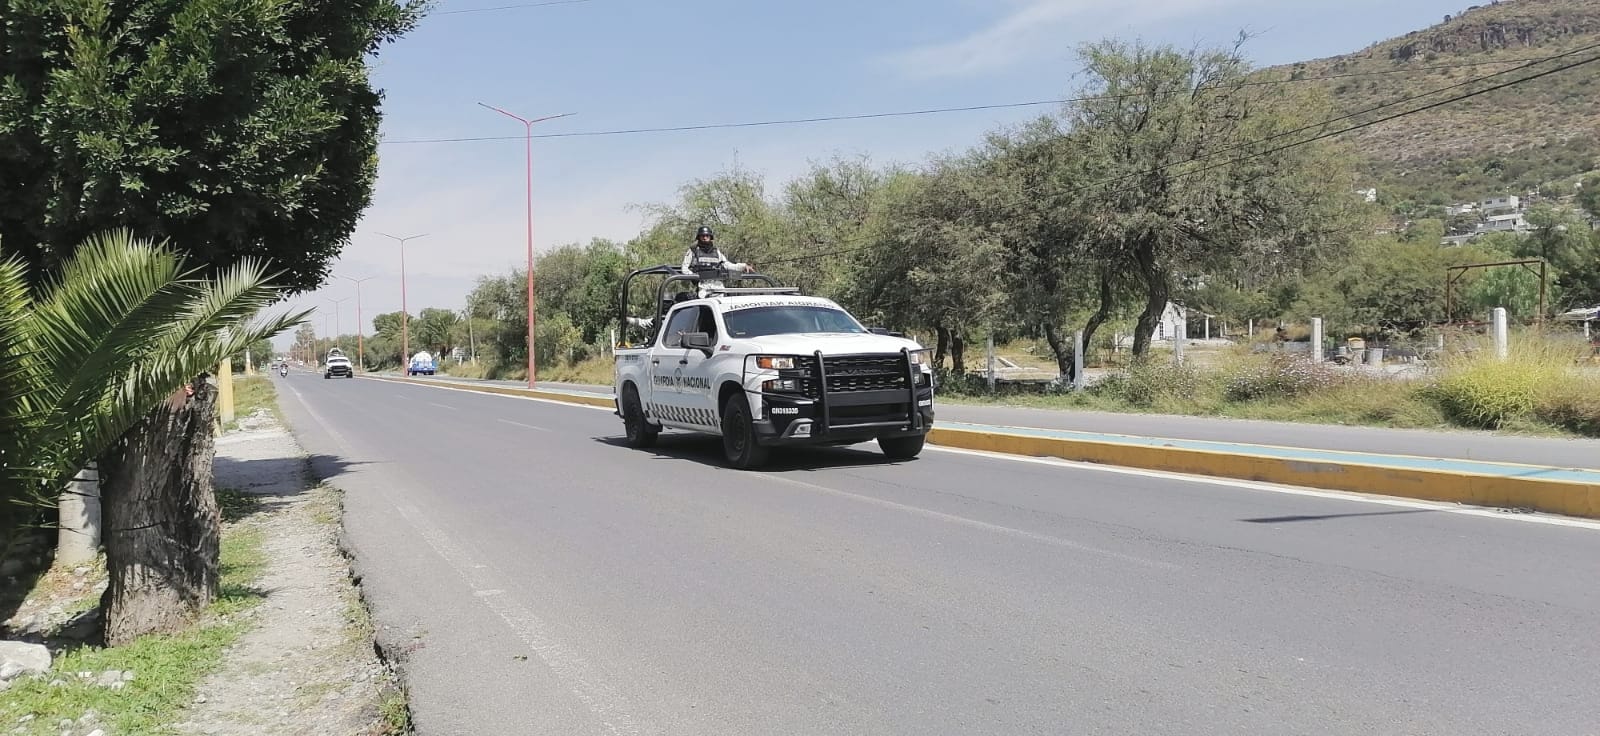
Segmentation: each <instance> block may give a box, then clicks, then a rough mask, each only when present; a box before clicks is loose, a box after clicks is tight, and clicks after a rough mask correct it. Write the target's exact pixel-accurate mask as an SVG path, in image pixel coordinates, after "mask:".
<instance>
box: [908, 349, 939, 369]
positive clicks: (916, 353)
mask: <svg viewBox="0 0 1600 736" xmlns="http://www.w3.org/2000/svg"><path fill="white" fill-rule="evenodd" d="M908 355H910V356H911V364H912V365H914V366H919V367H921V368H922V370H925V371H931V370H933V351H931V350H928V349H927V348H923V349H922V350H912V351H911V352H910V353H908Z"/></svg>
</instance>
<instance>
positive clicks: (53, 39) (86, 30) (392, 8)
mask: <svg viewBox="0 0 1600 736" xmlns="http://www.w3.org/2000/svg"><path fill="white" fill-rule="evenodd" d="M421 5H422V3H421V2H420V0H408V1H407V2H403V3H402V2H399V1H398V0H348V1H347V2H307V3H282V2H247V1H246V0H160V1H157V0H123V1H118V2H114V1H113V0H63V1H61V2H41V1H40V0H0V18H4V19H5V21H4V22H3V23H0V240H3V241H4V242H5V243H6V247H7V248H8V249H9V250H11V251H12V252H13V253H17V254H20V256H21V257H22V258H23V260H24V262H25V263H27V264H28V265H29V266H30V269H29V271H28V274H29V280H30V282H31V283H32V284H33V285H34V286H36V287H37V286H38V285H40V284H42V283H43V282H44V281H45V280H46V279H47V278H48V277H49V275H50V274H52V273H54V272H56V271H57V270H58V269H59V268H60V267H61V266H62V264H63V263H65V261H66V260H67V259H68V258H69V257H70V256H71V254H72V251H73V249H74V248H75V247H76V246H77V245H78V244H79V243H80V242H81V241H83V240H84V239H85V238H86V237H87V236H88V235H89V234H91V233H94V232H99V231H102V230H104V229H108V228H114V227H127V228H130V229H132V230H133V231H134V232H137V233H139V234H140V235H142V236H144V237H149V238H154V239H158V240H160V239H166V240H170V242H172V243H174V244H175V247H177V248H179V249H181V250H182V252H183V253H185V254H186V256H187V257H188V262H189V263H191V264H193V265H195V266H197V267H202V268H205V269H207V270H208V271H209V272H218V271H220V270H223V269H226V268H227V267H228V266H229V265H231V264H233V263H234V262H236V261H239V260H240V259H242V258H247V257H248V258H253V259H257V260H267V261H269V262H270V264H271V267H272V268H274V269H277V270H279V271H280V272H281V273H282V274H283V276H282V279H281V282H280V283H281V286H283V287H284V288H287V289H290V290H303V289H311V288H314V287H316V286H317V285H318V284H320V283H321V282H322V280H323V278H324V276H325V275H326V273H327V271H328V264H329V263H330V262H331V261H332V259H334V258H335V257H337V256H338V254H339V251H340V249H341V248H342V247H343V245H344V243H345V242H346V241H347V239H348V237H349V235H350V233H351V232H352V231H353V230H354V228H355V225H356V220H357V218H358V217H359V216H360V214H361V212H362V211H363V210H364V209H366V207H367V205H368V204H369V202H370V200H371V194H372V187H373V181H374V175H375V172H376V166H377V155H376V152H377V148H376V146H377V132H378V118H379V115H378V105H379V102H380V100H381V95H380V93H379V92H378V91H377V90H375V89H373V87H372V84H371V82H370V80H369V71H368V66H367V60H368V57H369V56H370V55H371V54H373V53H374V52H376V51H377V50H378V48H379V47H381V46H382V45H384V44H386V43H388V42H390V41H393V40H394V39H396V38H397V37H398V36H400V35H401V34H402V33H403V32H405V31H406V30H408V29H409V28H410V27H411V26H412V25H413V24H414V23H415V22H416V20H417V18H418V15H419V12H420V9H421Z"/></svg>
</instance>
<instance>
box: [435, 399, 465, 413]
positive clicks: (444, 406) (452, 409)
mask: <svg viewBox="0 0 1600 736" xmlns="http://www.w3.org/2000/svg"><path fill="white" fill-rule="evenodd" d="M428 406H437V407H439V408H440V409H449V410H450V411H461V410H460V409H458V408H456V407H454V406H448V405H445V404H435V403H433V402H432V401H430V402H428Z"/></svg>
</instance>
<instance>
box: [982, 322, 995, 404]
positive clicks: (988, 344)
mask: <svg viewBox="0 0 1600 736" xmlns="http://www.w3.org/2000/svg"><path fill="white" fill-rule="evenodd" d="M984 350H985V352H986V353H987V359H988V368H987V371H988V374H989V393H994V335H993V334H991V335H989V339H988V340H985V341H984Z"/></svg>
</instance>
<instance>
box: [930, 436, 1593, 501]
mask: <svg viewBox="0 0 1600 736" xmlns="http://www.w3.org/2000/svg"><path fill="white" fill-rule="evenodd" d="M928 441H930V442H933V443H934V444H937V445H941V446H944V447H956V448H961V449H967V450H980V451H984V452H998V453H1004V454H1008V455H1026V456H1030V457H1054V458H1061V459H1063V460H1076V461H1081V462H1091V463H1101V464H1105V465H1117V466H1122V467H1129V468H1141V469H1144V470H1159V471H1164V472H1171V473H1189V474H1193V475H1210V476H1216V477H1219V478H1236V479H1239V480H1254V481H1262V482H1266V483H1281V484H1283V485H1291V486H1303V487H1308V488H1322V489H1327V490H1336V491H1352V492H1356V493H1374V494H1379V495H1384V496H1400V497H1403V498H1415V499H1420V500H1425V501H1445V502H1453V503H1464V504H1471V505H1474V506H1491V507H1509V508H1529V509H1534V510H1536V511H1545V512H1549V513H1553V514H1565V515H1567V516H1582V517H1589V518H1600V485H1596V484H1588V483H1574V482H1568V481H1560V480H1545V479H1536V478H1515V477H1506V476H1498V475H1483V474H1479V473H1468V472H1460V471H1445V470H1426V469H1416V468H1395V467H1387V466H1381V465H1366V464H1361V463H1351V462H1330V461H1325V460H1295V459H1289V458H1280V457H1270V456H1263V455H1247V454H1238V453H1226V452H1213V451H1209V450H1193V449H1188V448H1182V447H1151V446H1147V445H1130V444H1122V443H1117V442H1102V441H1096V440H1080V439H1066V438H1060V437H1032V436H1026V435H1016V434H1007V433H1004V432H979V431H974V430H968V429H951V428H946V427H937V426H935V427H934V428H933V431H932V432H930V433H929V435H928Z"/></svg>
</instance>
